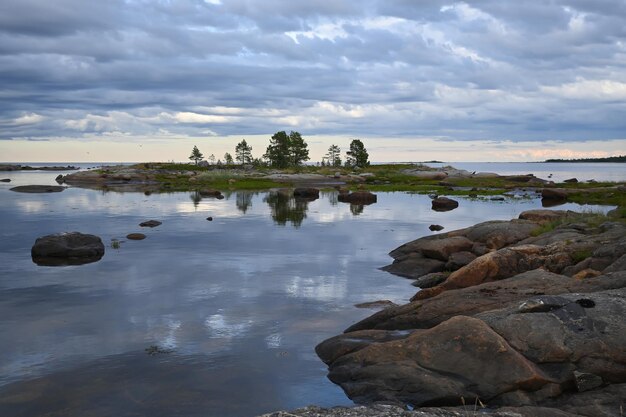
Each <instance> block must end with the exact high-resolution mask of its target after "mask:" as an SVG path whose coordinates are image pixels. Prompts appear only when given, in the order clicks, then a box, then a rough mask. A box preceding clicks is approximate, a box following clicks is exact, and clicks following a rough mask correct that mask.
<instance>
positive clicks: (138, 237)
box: [126, 233, 146, 240]
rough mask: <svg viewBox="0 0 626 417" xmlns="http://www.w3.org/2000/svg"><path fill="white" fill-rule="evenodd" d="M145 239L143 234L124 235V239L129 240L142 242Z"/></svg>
mask: <svg viewBox="0 0 626 417" xmlns="http://www.w3.org/2000/svg"><path fill="white" fill-rule="evenodd" d="M145 238H146V235H144V234H143V233H129V234H127V235H126V239H130V240H144V239H145Z"/></svg>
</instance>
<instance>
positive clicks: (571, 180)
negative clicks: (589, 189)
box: [563, 178, 578, 183]
mask: <svg viewBox="0 0 626 417" xmlns="http://www.w3.org/2000/svg"><path fill="white" fill-rule="evenodd" d="M563 182H568V183H577V182H578V179H577V178H569V179H566V180H563Z"/></svg>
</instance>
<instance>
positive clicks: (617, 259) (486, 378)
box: [316, 211, 626, 417]
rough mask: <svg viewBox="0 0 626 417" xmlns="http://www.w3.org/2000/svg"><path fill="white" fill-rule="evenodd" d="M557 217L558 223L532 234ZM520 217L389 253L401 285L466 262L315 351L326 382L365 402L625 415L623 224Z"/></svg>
mask: <svg viewBox="0 0 626 417" xmlns="http://www.w3.org/2000/svg"><path fill="white" fill-rule="evenodd" d="M555 216H556V218H557V219H560V222H559V223H561V224H560V225H559V226H556V227H555V228H554V229H553V230H551V231H548V232H546V233H543V234H540V235H537V236H533V234H536V233H535V232H536V231H537V230H539V229H538V227H539V225H540V224H544V225H545V224H547V222H549V221H551V220H553V219H554V218H555ZM520 217H521V219H519V220H513V221H510V222H486V223H482V224H479V225H476V226H473V227H470V228H467V229H463V230H457V231H453V232H449V233H445V234H442V235H437V236H428V237H424V238H421V239H418V240H416V241H413V242H409V243H407V244H405V245H402V246H401V247H399V248H397V249H395V250H394V251H392V252H391V255H392V256H394V258H396V262H395V263H394V264H393V265H395V266H394V268H392V269H397V268H403V265H404V270H403V274H404V275H403V276H408V275H411V274H412V273H411V270H410V268H408V266H411V267H412V268H413V269H414V270H418V269H420V268H422V269H424V270H425V269H427V268H424V267H423V265H428V264H429V263H430V262H444V261H445V264H444V268H453V267H454V268H456V267H457V266H458V265H459V264H462V263H464V262H465V261H466V260H468V261H469V263H467V264H466V265H464V266H462V265H461V266H460V267H458V269H456V270H455V271H452V272H451V273H449V274H445V273H429V274H424V275H423V276H422V277H423V281H424V282H425V283H429V281H433V282H435V284H434V286H431V288H429V289H423V290H421V291H419V292H418V293H417V294H416V295H415V296H414V297H413V298H412V301H411V302H410V303H408V304H405V305H402V306H390V307H388V308H386V309H384V310H381V311H379V312H377V313H375V314H374V315H372V316H370V317H368V318H366V319H364V320H362V321H360V322H358V323H356V324H354V325H352V326H351V327H349V328H348V329H347V330H346V332H345V333H344V334H342V335H339V336H336V337H334V338H331V339H328V340H326V341H324V342H322V343H321V344H320V345H318V347H317V348H316V351H317V353H318V355H319V356H320V358H322V360H323V361H324V362H325V363H327V364H328V366H329V378H330V379H331V380H332V381H333V382H335V383H337V384H339V385H340V386H341V387H342V388H343V389H344V391H345V392H346V393H347V394H348V396H349V397H350V398H352V399H353V400H355V401H356V402H358V403H371V402H376V401H384V402H392V403H398V404H410V405H412V406H414V407H427V406H446V407H455V406H459V405H460V404H459V403H460V399H461V398H462V397H463V398H465V399H468V398H479V399H480V401H481V402H482V403H485V404H488V405H489V406H490V407H501V408H500V409H498V411H497V412H504V410H508V411H510V412H512V413H518V414H511V415H526V414H523V413H524V412H525V411H528V410H532V412H531V414H528V415H533V416H535V415H536V416H541V415H545V416H552V415H554V416H558V415H565V416H566V415H582V416H588V417H591V416H594V417H595V416H607V417H608V416H617V415H619V412H620V406H622V404H621V403H620V401H619V400H618V398H621V396H623V394H624V393H626V350H625V349H624V346H626V321H624V319H623V317H624V315H626V261H625V259H626V225H624V224H622V223H613V222H605V223H603V224H601V225H599V226H596V223H593V222H591V223H586V222H585V218H584V217H582V218H579V217H575V216H573V215H572V214H571V213H567V212H555V213H547V212H544V211H541V212H540V211H538V212H529V213H523V215H522V216H520ZM550 224H553V223H550ZM507 231H510V233H509V232H507ZM565 236H567V237H565ZM468 248H469V249H468ZM478 249H480V250H478ZM482 250H486V252H485V253H484V254H482V255H481V254H478V253H477V252H480V251H482ZM465 257H466V259H465V260H464V261H463V262H458V261H459V259H462V258H465ZM472 257H475V259H471V258H472ZM455 263H456V264H457V265H453V264H455ZM413 275H415V274H413ZM422 277H420V279H421V278H422ZM442 279H443V282H441V283H439V284H436V282H437V281H438V280H442ZM448 410H452V408H448ZM524 410H525V411H524ZM416 411H426V410H425V409H422V408H420V409H419V410H416Z"/></svg>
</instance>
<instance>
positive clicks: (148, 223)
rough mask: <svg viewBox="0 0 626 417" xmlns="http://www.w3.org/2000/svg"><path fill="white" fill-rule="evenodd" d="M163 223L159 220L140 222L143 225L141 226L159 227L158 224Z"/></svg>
mask: <svg viewBox="0 0 626 417" xmlns="http://www.w3.org/2000/svg"><path fill="white" fill-rule="evenodd" d="M161 224H163V223H162V222H160V221H158V220H147V221H145V222H141V223H139V226H141V227H157V226H160V225H161Z"/></svg>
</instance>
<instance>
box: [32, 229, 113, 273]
mask: <svg viewBox="0 0 626 417" xmlns="http://www.w3.org/2000/svg"><path fill="white" fill-rule="evenodd" d="M103 255H104V244H103V243H102V240H101V239H100V238H99V237H98V236H95V235H90V234H84V233H79V232H69V233H59V234H54V235H47V236H43V237H40V238H38V239H37V240H36V241H35V244H34V245H33V247H32V248H31V256H32V259H33V262H35V263H36V264H37V265H43V266H63V265H81V264H86V263H90V262H96V261H98V260H100V259H101V258H102V256H103Z"/></svg>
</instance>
